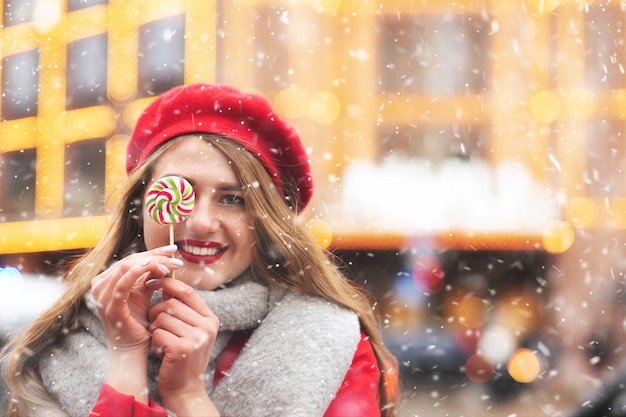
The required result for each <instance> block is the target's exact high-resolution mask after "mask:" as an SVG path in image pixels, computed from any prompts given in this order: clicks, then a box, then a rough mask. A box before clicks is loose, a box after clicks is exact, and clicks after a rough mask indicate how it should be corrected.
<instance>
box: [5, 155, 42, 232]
mask: <svg viewBox="0 0 626 417" xmlns="http://www.w3.org/2000/svg"><path fill="white" fill-rule="evenodd" d="M35 165H36V152H35V150H34V149H27V150H22V151H17V152H9V153H6V154H3V155H0V222H5V221H17V220H28V219H31V218H33V217H34V213H35Z"/></svg>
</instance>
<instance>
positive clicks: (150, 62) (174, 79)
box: [139, 15, 185, 97]
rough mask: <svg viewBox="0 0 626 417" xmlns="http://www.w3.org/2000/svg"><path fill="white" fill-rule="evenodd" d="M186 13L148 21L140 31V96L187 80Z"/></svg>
mask: <svg viewBox="0 0 626 417" xmlns="http://www.w3.org/2000/svg"><path fill="white" fill-rule="evenodd" d="M184 70H185V16H184V15H179V16H172V17H168V18H166V19H161V20H157V21H154V22H150V23H147V24H145V25H143V26H142V27H141V28H140V31H139V95H140V96H142V97H146V96H153V95H158V94H161V93H163V92H165V91H166V90H169V89H170V88H172V87H175V86H177V85H181V84H183V82H184Z"/></svg>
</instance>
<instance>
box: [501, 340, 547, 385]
mask: <svg viewBox="0 0 626 417" xmlns="http://www.w3.org/2000/svg"><path fill="white" fill-rule="evenodd" d="M507 371H508V372H509V375H511V378H513V379H514V380H515V381H517V382H521V383H529V382H532V381H534V380H535V379H536V378H537V376H539V372H540V371H541V363H540V362H539V358H538V357H537V355H535V354H534V353H533V351H531V350H530V349H526V348H520V349H518V350H516V351H515V353H513V355H511V359H509V362H508V364H507Z"/></svg>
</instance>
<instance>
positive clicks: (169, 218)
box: [146, 175, 196, 224]
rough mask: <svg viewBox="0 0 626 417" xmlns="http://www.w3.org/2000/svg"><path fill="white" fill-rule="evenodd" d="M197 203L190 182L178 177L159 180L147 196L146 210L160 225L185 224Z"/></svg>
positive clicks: (171, 176) (170, 176)
mask: <svg viewBox="0 0 626 417" xmlns="http://www.w3.org/2000/svg"><path fill="white" fill-rule="evenodd" d="M195 202H196V194H195V193H194V191H193V187H192V186H191V184H190V183H189V181H187V180H186V179H184V178H182V177H178V176H176V175H169V176H167V177H163V178H161V179H159V180H158V181H156V182H155V183H154V184H152V186H151V187H150V189H149V190H148V193H147V194H146V209H147V210H148V213H149V214H150V216H151V217H152V218H153V219H154V220H155V221H156V222H157V223H159V224H173V223H181V222H183V221H184V220H185V219H186V218H187V217H189V215H190V214H191V210H193V206H194V204H195Z"/></svg>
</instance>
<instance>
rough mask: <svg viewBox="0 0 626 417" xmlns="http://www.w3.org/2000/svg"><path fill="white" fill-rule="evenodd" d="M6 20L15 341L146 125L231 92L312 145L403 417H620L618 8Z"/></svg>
mask: <svg viewBox="0 0 626 417" xmlns="http://www.w3.org/2000/svg"><path fill="white" fill-rule="evenodd" d="M0 7H2V13H1V17H2V26H1V28H0V55H1V59H2V65H1V71H0V89H1V93H2V94H1V97H0V330H1V331H2V337H4V338H5V339H6V338H7V337H10V333H11V332H12V331H14V330H15V329H17V328H20V327H22V326H24V325H25V324H26V323H28V321H29V320H31V319H32V317H34V316H35V315H36V314H38V313H39V312H40V311H41V310H42V309H44V308H45V307H46V306H47V305H48V304H49V303H50V302H52V300H54V299H55V298H56V297H58V295H59V294H60V291H61V286H62V284H61V281H60V278H59V277H61V276H62V275H63V274H64V273H65V272H66V270H67V267H68V265H69V264H70V263H71V261H72V260H73V259H75V258H76V257H77V256H78V255H80V254H81V253H83V252H84V251H85V250H88V249H89V248H90V247H92V246H93V245H94V244H95V243H96V242H97V241H98V239H99V238H100V237H101V236H102V235H103V234H104V233H105V230H106V224H107V219H108V217H107V213H108V210H109V209H110V208H111V207H112V206H113V205H114V204H115V202H116V198H117V196H116V185H117V184H119V183H120V181H121V180H122V179H123V178H124V175H125V171H124V162H125V144H126V141H127V139H128V135H129V134H130V132H131V130H132V128H133V126H134V124H135V121H136V119H137V116H138V115H139V113H140V112H141V110H142V109H143V108H145V106H146V105H147V104H149V103H150V102H151V100H153V99H154V97H155V96H157V95H158V94H160V93H162V92H164V91H166V90H168V89H169V88H171V87H174V86H176V85H180V84H188V83H193V82H217V83H227V84H232V85H235V86H237V87H239V88H241V89H243V90H246V91H252V92H257V93H259V94H262V95H264V96H266V97H267V98H268V99H269V100H270V101H271V102H272V104H273V105H274V107H275V108H276V109H277V111H278V113H279V114H281V115H282V116H283V117H285V118H286V119H287V120H289V121H290V122H291V123H293V124H294V125H295V126H296V128H297V129H298V131H299V132H300V133H301V136H302V138H303V141H304V142H305V145H306V147H307V151H308V152H309V155H310V159H311V162H312V164H313V170H314V177H315V179H316V191H315V197H314V201H313V203H312V204H311V207H310V209H308V211H307V212H306V213H305V216H306V219H307V221H308V223H307V224H308V226H309V227H310V229H311V231H312V232H313V233H314V234H315V236H316V237H317V238H318V241H319V242H320V244H321V245H323V246H325V247H327V248H328V249H330V250H331V251H333V252H334V253H336V254H337V255H338V257H339V259H340V260H341V261H342V262H343V264H344V266H345V268H346V270H347V271H348V273H349V274H350V276H351V277H352V278H353V279H354V280H356V281H358V282H359V283H361V284H362V285H364V286H365V287H366V288H368V290H370V292H371V293H372V302H373V305H374V308H375V310H376V311H377V313H378V314H379V316H380V318H381V324H382V325H383V327H384V332H385V340H386V343H387V344H388V346H389V348H390V349H391V350H392V351H393V353H394V354H395V355H396V356H397V357H398V360H399V362H400V365H401V373H402V376H403V386H404V395H403V400H402V403H401V408H400V410H401V416H407V417H408V416H433V417H437V416H461V415H463V416H491V415H493V416H496V415H498V416H518V417H523V416H541V415H547V416H568V415H573V414H574V413H580V412H582V411H584V410H589V409H592V410H593V409H594V407H595V409H596V410H598V407H600V405H598V402H597V396H598V394H600V396H601V397H605V398H608V399H609V400H610V401H611V405H610V406H608V409H610V410H612V412H613V414H610V413H609V414H606V415H621V414H619V413H617V411H619V410H621V405H620V404H624V403H625V402H623V401H622V402H620V401H621V400H620V398H619V397H620V396H619V395H617V393H616V392H615V391H611V390H610V386H611V384H614V383H617V384H618V385H619V383H620V382H621V381H622V377H621V375H622V373H623V372H624V371H623V365H624V359H625V355H626V352H624V346H625V345H624V337H625V326H626V314H625V309H626V293H625V292H624V290H625V288H626V278H625V277H624V272H625V271H626V257H625V256H624V255H625V251H626V249H625V246H624V245H625V243H626V233H625V231H626V178H625V177H626V172H625V168H626V142H625V138H624V136H623V131H624V128H625V127H626V74H624V65H625V60H624V58H625V57H626V45H625V39H626V34H625V33H624V31H625V30H626V28H625V24H626V5H625V4H624V3H622V2H619V1H606V2H598V1H593V0H560V1H559V0H506V1H505V0H503V1H497V0H482V1H481V0H456V1H448V0H414V1H412V0H387V1H385V0H374V1H370V0H362V1H357V0H109V1H106V0H3V1H2V2H1V3H0ZM624 380H626V379H624ZM607 390H608V391H607ZM618 391H619V390H618ZM616 410H617V411H616ZM590 415H604V414H598V413H596V414H590Z"/></svg>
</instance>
